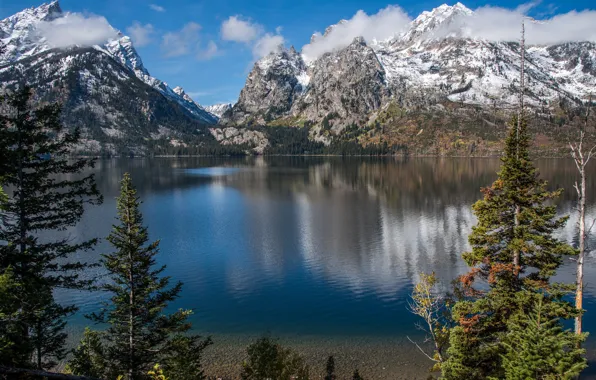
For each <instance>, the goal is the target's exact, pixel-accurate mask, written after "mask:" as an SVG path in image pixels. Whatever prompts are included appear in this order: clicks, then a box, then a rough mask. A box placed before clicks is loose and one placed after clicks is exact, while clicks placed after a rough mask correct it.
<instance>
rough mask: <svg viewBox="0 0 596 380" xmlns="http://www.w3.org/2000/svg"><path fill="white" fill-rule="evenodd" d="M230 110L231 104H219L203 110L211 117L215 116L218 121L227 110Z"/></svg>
mask: <svg viewBox="0 0 596 380" xmlns="http://www.w3.org/2000/svg"><path fill="white" fill-rule="evenodd" d="M231 108H232V103H220V104H213V105H211V106H206V107H205V110H206V111H207V112H209V113H210V114H212V115H215V116H216V117H217V118H218V119H219V118H221V117H222V115H223V114H224V113H226V112H227V111H228V110H229V109H231Z"/></svg>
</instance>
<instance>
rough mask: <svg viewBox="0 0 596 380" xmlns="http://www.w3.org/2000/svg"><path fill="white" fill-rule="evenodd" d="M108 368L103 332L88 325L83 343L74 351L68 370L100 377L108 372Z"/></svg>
mask: <svg viewBox="0 0 596 380" xmlns="http://www.w3.org/2000/svg"><path fill="white" fill-rule="evenodd" d="M106 368H107V363H106V360H105V352H104V347H103V343H102V341H101V334H100V333H99V332H97V331H93V330H91V329H90V328H89V327H86V328H85V332H84V334H83V338H82V339H81V343H80V344H79V346H78V347H77V348H76V349H74V350H73V351H72V359H71V360H70V361H69V362H68V365H67V366H66V370H67V372H69V373H75V374H77V375H81V376H89V377H95V378H100V377H101V376H103V375H104V373H105V372H106Z"/></svg>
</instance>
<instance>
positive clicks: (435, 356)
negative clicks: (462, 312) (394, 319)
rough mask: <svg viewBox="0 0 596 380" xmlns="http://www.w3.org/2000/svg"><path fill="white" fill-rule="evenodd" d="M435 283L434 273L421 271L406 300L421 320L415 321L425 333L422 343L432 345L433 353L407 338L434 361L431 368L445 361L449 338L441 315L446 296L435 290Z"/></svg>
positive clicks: (438, 367) (434, 368) (435, 367)
mask: <svg viewBox="0 0 596 380" xmlns="http://www.w3.org/2000/svg"><path fill="white" fill-rule="evenodd" d="M436 285H437V277H436V275H435V274H434V273H431V274H425V273H421V274H420V281H419V282H418V283H417V284H416V285H415V286H414V290H413V292H412V295H411V296H410V300H409V301H408V310H409V311H410V312H411V313H412V314H414V315H417V316H419V317H420V318H422V320H423V323H417V324H416V327H417V328H418V329H419V330H422V331H424V332H425V333H426V337H425V340H424V343H426V344H428V343H431V344H433V345H434V350H433V353H432V354H428V353H427V352H426V351H425V350H424V349H423V348H422V347H420V345H419V344H418V343H416V342H414V341H413V340H412V339H410V337H407V338H408V340H409V341H410V342H411V343H413V344H414V345H415V346H416V347H417V348H418V350H420V352H422V353H423V354H424V356H426V357H427V358H428V359H430V360H432V361H433V362H434V363H435V364H434V366H433V370H439V369H440V366H441V363H443V362H444V361H445V356H444V350H445V347H446V346H447V342H448V340H449V329H448V328H447V326H446V324H445V323H444V322H445V319H444V317H443V314H444V312H445V310H446V306H447V305H446V298H445V297H444V296H443V295H441V294H439V293H438V292H437V289H436Z"/></svg>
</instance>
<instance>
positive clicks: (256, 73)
mask: <svg viewBox="0 0 596 380" xmlns="http://www.w3.org/2000/svg"><path fill="white" fill-rule="evenodd" d="M305 72H306V65H305V63H304V60H303V59H302V57H301V56H300V54H298V52H296V50H295V49H294V48H293V47H292V48H290V49H284V48H280V50H279V51H277V52H273V53H271V54H269V55H268V56H266V57H265V58H263V59H261V60H259V61H258V62H257V63H256V64H255V66H254V68H253V69H252V71H251V72H250V74H249V75H248V78H247V79H246V85H245V86H244V88H243V89H242V91H241V92H240V97H239V98H238V102H237V103H236V104H235V105H234V106H233V108H232V111H231V112H228V113H226V114H225V115H223V117H222V118H221V120H220V123H223V124H244V123H261V124H262V123H266V122H267V121H270V120H273V119H277V118H279V117H282V116H284V115H287V114H289V113H290V110H291V108H292V105H293V104H294V102H295V101H296V98H298V97H299V96H300V95H301V94H302V92H303V91H304V89H305V87H306V85H307V84H308V82H307V81H305V76H304V75H305Z"/></svg>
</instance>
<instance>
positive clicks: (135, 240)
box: [90, 174, 191, 380]
mask: <svg viewBox="0 0 596 380" xmlns="http://www.w3.org/2000/svg"><path fill="white" fill-rule="evenodd" d="M140 203H141V202H140V200H139V198H138V197H137V193H136V190H135V188H134V187H133V184H132V180H131V178H130V176H129V175H128V174H125V175H124V178H123V179H122V182H121V192H120V196H119V197H118V199H117V204H118V206H117V207H118V221H119V224H117V225H114V226H113V230H112V232H111V233H110V235H109V236H108V238H107V241H108V242H110V244H111V245H112V246H113V247H114V249H115V250H114V252H112V253H108V254H105V255H103V259H102V263H103V265H104V266H105V268H106V270H107V272H108V275H109V279H110V282H109V283H106V284H104V285H103V286H102V288H103V289H104V290H105V291H107V292H109V293H111V294H112V296H111V298H110V301H109V302H106V303H105V304H104V305H103V307H102V310H101V312H99V313H97V314H92V315H91V316H90V318H91V319H92V320H94V321H95V322H98V323H105V324H108V325H109V326H108V328H107V330H106V331H105V332H103V333H102V337H103V338H104V340H105V342H106V345H105V355H106V359H107V360H108V362H109V363H110V370H111V372H113V375H114V376H117V375H125V376H126V378H127V379H129V380H133V379H143V378H146V377H147V371H149V370H150V369H151V367H152V366H153V365H154V364H155V363H159V362H160V358H162V357H163V355H164V353H165V352H166V348H167V347H168V345H170V344H171V343H172V339H173V337H174V336H175V335H177V334H180V333H184V332H186V331H188V330H189V329H190V323H189V322H188V321H187V318H188V316H189V315H190V314H191V311H190V310H178V311H176V312H173V313H167V311H166V308H167V306H168V304H169V303H170V302H172V301H174V300H175V299H176V298H177V297H178V295H179V293H180V290H181V287H182V284H181V283H180V282H178V283H176V284H174V286H171V287H170V278H169V277H167V276H162V273H163V271H164V269H165V266H158V265H157V264H156V260H155V257H156V255H157V254H158V253H159V241H154V242H152V243H149V242H148V241H149V236H148V232H147V227H145V226H143V218H142V215H141V212H140V210H139V206H140ZM166 370H167V368H166Z"/></svg>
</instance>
